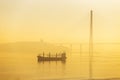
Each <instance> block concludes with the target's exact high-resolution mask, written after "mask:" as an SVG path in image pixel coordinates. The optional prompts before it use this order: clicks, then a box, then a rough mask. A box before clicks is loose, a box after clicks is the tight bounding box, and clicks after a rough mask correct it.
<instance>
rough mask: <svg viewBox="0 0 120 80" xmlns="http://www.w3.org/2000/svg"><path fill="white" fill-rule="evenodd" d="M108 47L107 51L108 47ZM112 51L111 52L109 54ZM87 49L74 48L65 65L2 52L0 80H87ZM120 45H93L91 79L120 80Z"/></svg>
mask: <svg viewBox="0 0 120 80" xmlns="http://www.w3.org/2000/svg"><path fill="white" fill-rule="evenodd" d="M108 46H109V47H108ZM111 49H112V50H111ZM88 50H89V49H88V46H86V45H83V46H82V51H80V47H79V46H73V48H72V53H67V59H66V62H62V61H45V62H38V61H37V55H38V53H12V52H10V53H8V52H1V54H2V55H1V56H0V79H1V80H48V79H51V80H53V79H61V80H64V79H68V80H69V79H78V80H79V79H87V78H88V76H89V53H88ZM119 57H120V54H119V45H102V46H101V45H99V47H98V45H95V46H94V58H93V77H94V78H119V77H120V58H119Z"/></svg>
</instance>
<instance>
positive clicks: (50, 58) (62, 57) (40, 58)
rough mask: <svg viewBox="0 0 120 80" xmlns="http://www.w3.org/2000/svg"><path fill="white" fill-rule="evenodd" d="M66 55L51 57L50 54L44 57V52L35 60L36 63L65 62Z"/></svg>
mask: <svg viewBox="0 0 120 80" xmlns="http://www.w3.org/2000/svg"><path fill="white" fill-rule="evenodd" d="M66 58H67V57H66V53H65V52H64V53H61V54H56V55H51V54H50V53H49V54H48V56H45V54H44V52H43V55H38V56H37V59H38V61H65V60H66Z"/></svg>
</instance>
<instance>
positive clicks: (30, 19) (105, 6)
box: [0, 0, 120, 43]
mask: <svg viewBox="0 0 120 80" xmlns="http://www.w3.org/2000/svg"><path fill="white" fill-rule="evenodd" d="M91 9H92V10H93V13H94V24H93V25H94V41H96V42H119V41H120V36H119V35H120V0H0V43H3V42H16V41H40V39H43V40H45V41H48V42H88V41H89V40H88V39H89V13H90V10H91Z"/></svg>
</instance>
